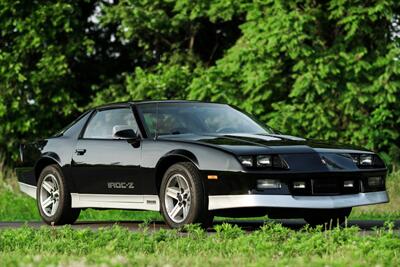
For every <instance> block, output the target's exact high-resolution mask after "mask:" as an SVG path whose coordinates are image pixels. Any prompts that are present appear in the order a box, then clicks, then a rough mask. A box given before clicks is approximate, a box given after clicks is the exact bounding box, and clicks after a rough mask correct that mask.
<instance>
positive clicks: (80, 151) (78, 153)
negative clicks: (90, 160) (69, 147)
mask: <svg viewBox="0 0 400 267" xmlns="http://www.w3.org/2000/svg"><path fill="white" fill-rule="evenodd" d="M85 153H86V149H75V154H77V155H78V156H82V155H83V154H85Z"/></svg>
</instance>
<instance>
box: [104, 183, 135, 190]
mask: <svg viewBox="0 0 400 267" xmlns="http://www.w3.org/2000/svg"><path fill="white" fill-rule="evenodd" d="M107 187H108V188H109V189H112V188H114V189H126V188H128V189H134V188H135V185H134V184H133V183H132V182H109V183H107Z"/></svg>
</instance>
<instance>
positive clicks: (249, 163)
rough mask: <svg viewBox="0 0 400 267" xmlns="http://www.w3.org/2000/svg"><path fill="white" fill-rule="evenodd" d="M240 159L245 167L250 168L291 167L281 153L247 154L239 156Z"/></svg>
mask: <svg viewBox="0 0 400 267" xmlns="http://www.w3.org/2000/svg"><path fill="white" fill-rule="evenodd" d="M238 159H239V161H240V163H241V164H242V165H243V166H244V167H248V168H260V169H261V168H277V169H288V168H289V167H288V165H287V163H286V162H285V161H284V160H283V159H282V158H281V157H280V156H279V155H257V156H255V155H245V156H239V157H238Z"/></svg>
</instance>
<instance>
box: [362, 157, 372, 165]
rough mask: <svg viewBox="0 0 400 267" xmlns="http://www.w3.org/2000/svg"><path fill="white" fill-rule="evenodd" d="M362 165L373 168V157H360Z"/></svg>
mask: <svg viewBox="0 0 400 267" xmlns="http://www.w3.org/2000/svg"><path fill="white" fill-rule="evenodd" d="M360 165H362V166H372V155H367V154H363V155H360Z"/></svg>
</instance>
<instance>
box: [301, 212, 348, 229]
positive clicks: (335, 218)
mask: <svg viewBox="0 0 400 267" xmlns="http://www.w3.org/2000/svg"><path fill="white" fill-rule="evenodd" d="M351 209H352V208H343V209H330V210H328V209H327V210H314V211H310V212H309V214H307V215H306V216H305V217H304V220H305V221H306V222H307V223H308V224H310V225H311V226H317V225H323V226H325V227H327V228H332V227H336V226H340V225H342V224H343V223H344V222H345V221H346V218H348V217H349V215H350V213H351Z"/></svg>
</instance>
